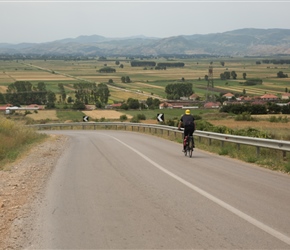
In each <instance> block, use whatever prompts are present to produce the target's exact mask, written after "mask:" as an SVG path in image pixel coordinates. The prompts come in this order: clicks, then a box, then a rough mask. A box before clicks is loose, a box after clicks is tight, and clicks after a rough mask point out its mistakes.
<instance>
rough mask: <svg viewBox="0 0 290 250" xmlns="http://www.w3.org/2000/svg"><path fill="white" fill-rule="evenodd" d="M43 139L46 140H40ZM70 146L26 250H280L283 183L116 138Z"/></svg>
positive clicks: (128, 135)
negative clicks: (28, 249)
mask: <svg viewBox="0 0 290 250" xmlns="http://www.w3.org/2000/svg"><path fill="white" fill-rule="evenodd" d="M49 133H50V132H49ZM51 133H59V134H65V135H69V136H70V143H69V147H68V148H67V149H66V151H65V153H64V154H63V155H62V157H61V158H60V159H59V161H58V164H57V166H56V167H55V170H54V172H53V174H52V176H51V178H50V180H49V182H48V185H47V188H46V192H45V196H44V197H43V201H42V203H41V204H42V205H41V207H39V208H38V214H39V216H38V218H37V220H36V222H35V230H34V232H33V234H34V235H33V239H32V240H31V244H30V247H29V248H30V249H32V248H33V249H290V176H289V175H286V174H282V173H277V172H273V171H270V170H267V169H263V168H260V167H257V166H255V165H251V164H246V163H242V162H240V161H237V160H233V159H230V158H227V157H221V156H217V155H214V154H210V153H206V152H203V151H200V150H198V142H197V143H196V146H197V149H196V150H195V151H194V152H193V157H192V158H189V157H185V156H184V154H183V153H182V152H181V149H182V146H181V144H178V143H175V142H171V141H168V140H165V139H161V138H158V137H155V136H151V135H146V134H141V133H135V132H126V131H51Z"/></svg>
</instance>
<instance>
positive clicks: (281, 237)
mask: <svg viewBox="0 0 290 250" xmlns="http://www.w3.org/2000/svg"><path fill="white" fill-rule="evenodd" d="M108 136H110V137H112V138H113V139H115V140H116V141H118V142H120V143H121V144H123V145H124V146H126V147H127V148H129V149H131V150H132V151H134V152H135V153H136V154H138V155H140V156H141V157H142V158H143V159H145V160H146V161H148V162H150V163H151V164H152V165H153V166H155V167H156V168H158V169H159V170H161V171H162V172H164V173H166V174H168V175H169V176H171V177H172V178H174V179H176V180H178V181H179V182H181V183H182V184H184V185H185V186H187V187H189V188H191V189H192V190H194V191H196V192H197V193H199V194H201V195H202V196H204V197H206V198H208V199H209V200H211V201H213V202H214V203H216V204H218V205H220V206H221V207H223V208H225V209H227V210H228V211H230V212H232V213H234V214H235V215H237V216H239V217H240V218H242V219H244V220H246V221H247V222H249V223H251V224H252V225H254V226H256V227H258V228H260V229H261V230H263V231H265V232H267V233H268V234H270V235H272V236H274V237H275V238H277V239H279V240H281V241H283V242H285V243H286V244H288V245H290V238H289V237H288V236H286V235H284V234H282V233H280V232H278V231H276V230H275V229H273V228H271V227H269V226H267V225H265V224H264V223H262V222H260V221H258V220H256V219H254V218H253V217H251V216H249V215H247V214H245V213H243V212H242V211H240V210H238V209H236V208H234V207H233V206H231V205H229V204H227V203H225V202H224V201H222V200H220V199H218V198H216V197H214V196H213V195H211V194H209V193H207V192H205V191H204V190H202V189H200V188H198V187H197V186H194V185H192V184H191V183H189V182H188V181H186V180H184V179H182V178H180V177H179V176H177V175H175V174H174V173H172V172H170V171H168V170H167V169H165V168H163V167H162V166H160V165H159V164H158V163H156V162H154V161H152V160H151V159H149V158H148V157H147V156H145V155H144V154H142V153H141V152H139V151H138V150H136V149H134V148H132V147H131V146H129V145H128V144H126V143H124V142H122V141H121V140H119V139H117V138H115V137H113V136H111V135H108Z"/></svg>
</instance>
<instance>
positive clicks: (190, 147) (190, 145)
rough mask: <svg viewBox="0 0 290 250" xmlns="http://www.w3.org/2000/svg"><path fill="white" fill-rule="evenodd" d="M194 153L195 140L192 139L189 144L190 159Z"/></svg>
mask: <svg viewBox="0 0 290 250" xmlns="http://www.w3.org/2000/svg"><path fill="white" fill-rule="evenodd" d="M192 151H193V138H192V137H190V139H189V142H188V156H189V157H190V158H191V157H192Z"/></svg>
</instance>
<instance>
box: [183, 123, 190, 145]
mask: <svg viewBox="0 0 290 250" xmlns="http://www.w3.org/2000/svg"><path fill="white" fill-rule="evenodd" d="M188 135H189V131H188V128H187V127H184V133H183V150H186V144H185V143H184V139H185V138H186V137H187V136H188Z"/></svg>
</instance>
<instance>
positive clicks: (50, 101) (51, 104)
mask: <svg viewBox="0 0 290 250" xmlns="http://www.w3.org/2000/svg"><path fill="white" fill-rule="evenodd" d="M55 101H56V95H55V93H54V92H52V91H48V92H47V104H46V108H47V109H52V108H55Z"/></svg>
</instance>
